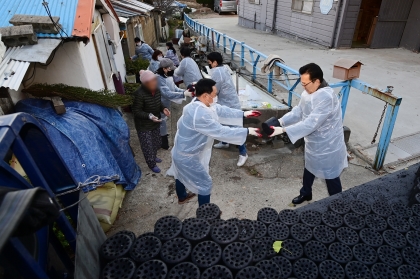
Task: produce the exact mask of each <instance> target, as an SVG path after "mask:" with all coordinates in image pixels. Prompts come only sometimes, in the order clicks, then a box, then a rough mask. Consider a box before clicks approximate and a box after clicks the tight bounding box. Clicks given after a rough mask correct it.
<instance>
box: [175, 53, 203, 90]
mask: <svg viewBox="0 0 420 280" xmlns="http://www.w3.org/2000/svg"><path fill="white" fill-rule="evenodd" d="M175 76H177V77H180V78H182V80H183V81H184V85H186V86H188V85H190V84H192V83H194V82H195V83H196V82H198V81H199V80H201V79H202V78H203V77H202V76H201V72H200V68H198V65H197V63H195V61H194V59H192V58H191V57H184V59H182V60H181V63H180V64H179V66H178V68H176V69H175Z"/></svg>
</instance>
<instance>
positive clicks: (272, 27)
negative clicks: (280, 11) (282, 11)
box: [271, 0, 278, 33]
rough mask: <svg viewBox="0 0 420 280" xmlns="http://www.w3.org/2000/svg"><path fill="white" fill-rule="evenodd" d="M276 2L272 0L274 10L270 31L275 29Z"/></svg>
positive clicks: (276, 0)
mask: <svg viewBox="0 0 420 280" xmlns="http://www.w3.org/2000/svg"><path fill="white" fill-rule="evenodd" d="M277 4H278V0H275V1H274V11H273V23H272V25H271V32H272V33H274V30H275V29H276V19H277Z"/></svg>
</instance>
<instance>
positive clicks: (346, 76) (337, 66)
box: [333, 58, 363, 80]
mask: <svg viewBox="0 0 420 280" xmlns="http://www.w3.org/2000/svg"><path fill="white" fill-rule="evenodd" d="M362 65H363V63H361V62H360V61H359V60H353V59H345V58H342V59H339V60H337V61H336V62H335V63H334V71H333V77H334V78H336V79H340V80H351V79H356V78H359V76H360V70H361V68H362Z"/></svg>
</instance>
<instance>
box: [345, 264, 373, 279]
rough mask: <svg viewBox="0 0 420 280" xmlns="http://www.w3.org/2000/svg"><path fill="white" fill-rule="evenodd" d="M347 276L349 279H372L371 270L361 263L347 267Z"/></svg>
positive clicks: (347, 265)
mask: <svg viewBox="0 0 420 280" xmlns="http://www.w3.org/2000/svg"><path fill="white" fill-rule="evenodd" d="M344 270H345V272H346V276H347V278H349V279H371V278H372V275H371V273H370V270H369V268H368V267H367V266H366V265H364V264H362V263H361V262H355V261H353V262H349V263H348V264H346V267H345V269H344Z"/></svg>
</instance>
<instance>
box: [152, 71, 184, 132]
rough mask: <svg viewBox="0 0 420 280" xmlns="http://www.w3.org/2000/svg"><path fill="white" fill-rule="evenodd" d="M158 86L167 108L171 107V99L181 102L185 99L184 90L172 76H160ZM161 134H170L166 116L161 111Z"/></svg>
mask: <svg viewBox="0 0 420 280" xmlns="http://www.w3.org/2000/svg"><path fill="white" fill-rule="evenodd" d="M158 88H159V90H160V94H161V100H162V104H163V106H164V107H165V108H168V109H170V108H171V101H172V102H175V103H177V104H181V103H182V101H184V100H185V96H184V90H183V89H180V88H179V87H177V86H176V85H175V83H174V79H173V78H172V77H162V76H161V75H159V76H158ZM161 119H162V122H161V123H160V136H166V135H168V129H167V125H166V116H165V114H163V113H161Z"/></svg>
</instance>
